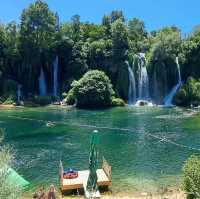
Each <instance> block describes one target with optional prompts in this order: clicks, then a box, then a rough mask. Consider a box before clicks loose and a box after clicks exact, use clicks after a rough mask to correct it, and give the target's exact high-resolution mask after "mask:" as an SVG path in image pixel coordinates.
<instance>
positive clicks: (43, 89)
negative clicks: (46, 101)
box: [39, 67, 47, 96]
mask: <svg viewBox="0 0 200 199" xmlns="http://www.w3.org/2000/svg"><path fill="white" fill-rule="evenodd" d="M39 91H40V96H45V95H46V93H47V88H46V80H45V76H44V70H43V68H42V67H41V69H40V77H39Z"/></svg>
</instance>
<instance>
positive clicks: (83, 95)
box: [67, 70, 114, 108]
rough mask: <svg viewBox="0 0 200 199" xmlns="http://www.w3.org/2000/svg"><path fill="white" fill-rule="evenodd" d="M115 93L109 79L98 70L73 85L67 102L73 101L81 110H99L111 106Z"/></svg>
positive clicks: (87, 74)
mask: <svg viewBox="0 0 200 199" xmlns="http://www.w3.org/2000/svg"><path fill="white" fill-rule="evenodd" d="M113 95H114V91H113V89H112V84H111V82H110V80H109V78H108V77H107V76H106V75H105V73H104V72H102V71H98V70H91V71H88V72H87V73H86V74H85V75H84V76H83V77H82V78H81V79H80V80H79V81H74V82H73V83H72V89H71V90H70V91H69V92H68V96H67V101H68V102H71V101H72V100H73V99H75V100H74V101H76V102H77V104H76V105H77V106H78V107H80V108H98V107H105V106H110V105H111V102H112V96H113Z"/></svg>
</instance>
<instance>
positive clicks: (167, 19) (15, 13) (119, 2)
mask: <svg viewBox="0 0 200 199" xmlns="http://www.w3.org/2000/svg"><path fill="white" fill-rule="evenodd" d="M31 2H34V1H33V0H5V1H2V2H1V6H0V21H1V22H3V23H5V22H9V21H12V20H16V21H18V22H19V18H20V13H21V11H22V10H23V8H26V7H27V6H28V5H29V3H31ZM46 2H47V3H48V4H49V6H50V8H51V9H52V10H53V11H57V12H58V14H59V16H60V19H61V21H62V22H63V21H68V20H70V18H71V16H72V15H74V14H79V15H80V16H81V20H82V21H90V22H95V23H100V22H101V19H102V16H103V15H104V14H109V13H110V12H111V11H112V10H122V11H123V12H124V15H125V16H126V18H127V19H131V18H133V17H137V18H140V19H142V20H144V21H145V24H146V27H147V29H148V30H155V29H159V28H161V27H163V26H167V25H177V26H178V27H179V28H181V29H182V30H183V32H185V33H189V32H191V31H192V29H193V27H194V26H195V25H198V24H200V11H199V9H200V0H46Z"/></svg>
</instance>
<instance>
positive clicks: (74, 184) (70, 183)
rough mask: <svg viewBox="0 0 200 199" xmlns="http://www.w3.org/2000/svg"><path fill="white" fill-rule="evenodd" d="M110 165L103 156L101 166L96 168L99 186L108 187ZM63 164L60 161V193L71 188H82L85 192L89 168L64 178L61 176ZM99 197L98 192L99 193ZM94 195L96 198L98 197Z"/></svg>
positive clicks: (110, 181)
mask: <svg viewBox="0 0 200 199" xmlns="http://www.w3.org/2000/svg"><path fill="white" fill-rule="evenodd" d="M111 172H112V170H111V166H110V165H109V164H108V162H107V161H106V160H105V159H104V158H103V163H102V168H101V169H97V179H98V180H97V183H98V186H99V187H108V186H109V185H111V183H112V180H111ZM63 173H64V169H63V165H62V162H61V164H60V184H61V191H62V193H64V192H68V191H72V190H79V189H83V190H84V192H85V194H86V195H87V193H86V185H87V180H88V177H89V170H83V171H78V177H77V178H74V179H64V178H63ZM97 195H98V193H97ZM99 197H100V193H99ZM99 197H96V198H99Z"/></svg>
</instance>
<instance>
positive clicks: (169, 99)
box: [164, 57, 182, 106]
mask: <svg viewBox="0 0 200 199" xmlns="http://www.w3.org/2000/svg"><path fill="white" fill-rule="evenodd" d="M176 66H177V71H178V82H177V84H176V85H175V86H174V87H173V88H172V90H171V91H170V93H169V94H168V95H167V96H166V97H165V99H164V104H165V106H173V104H172V100H173V98H174V96H175V95H176V93H177V91H178V90H179V88H180V87H181V84H182V80H181V71H180V65H179V59H178V57H176Z"/></svg>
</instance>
